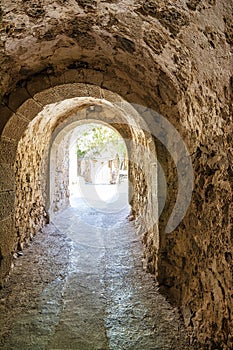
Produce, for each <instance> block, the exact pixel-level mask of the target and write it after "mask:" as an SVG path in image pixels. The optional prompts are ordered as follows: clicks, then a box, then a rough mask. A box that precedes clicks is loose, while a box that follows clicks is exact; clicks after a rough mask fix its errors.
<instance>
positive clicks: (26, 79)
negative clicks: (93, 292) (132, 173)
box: [0, 0, 233, 349]
mask: <svg viewBox="0 0 233 350" xmlns="http://www.w3.org/2000/svg"><path fill="white" fill-rule="evenodd" d="M88 3H89V2H88ZM88 3H87V2H85V1H82V2H81V1H75V2H72V3H71V2H69V1H68V2H66V3H63V4H61V2H57V1H53V0H50V1H48V2H46V5H45V4H44V2H42V1H41V2H40V3H38V4H37V5H36V6H30V5H31V4H30V1H28V2H27V4H25V3H22V2H21V1H20V0H16V1H14V3H12V2H11V1H8V0H4V1H2V11H1V21H2V27H1V44H0V62H1V69H0V78H1V79H0V84H1V85H0V86H1V89H0V90H1V94H2V97H3V96H4V98H3V105H2V108H1V111H0V115H1V118H0V129H1V130H3V131H2V137H1V145H0V147H1V167H2V168H1V169H2V170H1V171H2V172H3V173H6V172H7V173H9V174H10V175H9V176H8V177H7V179H6V177H4V176H3V177H1V193H0V195H1V203H3V205H2V209H1V217H0V221H1V223H0V227H1V229H0V230H1V237H3V238H2V240H1V246H0V249H1V255H0V260H1V269H2V275H4V276H5V274H6V271H9V267H10V264H11V258H10V257H11V251H12V249H13V248H12V247H14V242H15V236H14V235H15V233H14V230H13V227H14V221H13V217H14V215H13V209H12V203H13V202H14V175H13V174H12V166H13V164H14V155H15V149H16V147H17V141H18V140H19V138H20V137H21V133H22V130H25V127H26V126H25V125H27V123H28V121H29V120H30V119H33V117H34V116H36V115H37V114H38V111H40V110H41V107H42V106H45V105H46V104H49V103H52V102H59V101H62V100H63V99H65V98H67V96H68V95H69V98H71V97H75V96H86V95H87V94H89V96H91V95H92V92H90V90H88V91H86V92H85V89H83V90H82V89H76V88H74V87H72V89H71V88H70V87H69V84H70V83H77V82H81V83H89V84H93V85H96V86H98V87H102V88H106V89H108V90H111V91H113V92H116V93H118V94H119V95H121V96H122V97H124V98H125V100H127V101H129V102H136V103H138V104H141V105H143V106H144V107H145V110H146V107H151V108H153V109H154V110H155V111H156V112H158V113H161V114H162V115H163V116H164V117H166V118H167V119H168V120H169V121H170V123H171V124H172V125H174V126H175V128H176V129H177V130H178V132H179V133H180V135H181V136H182V139H183V140H184V141H185V143H186V145H187V148H188V151H189V154H190V155H191V157H192V163H193V168H194V176H195V181H194V192H193V196H192V202H191V206H190V208H189V210H188V211H187V213H186V216H185V217H184V219H183V221H182V222H181V223H180V225H179V227H178V228H177V229H176V230H174V231H173V232H171V233H169V234H165V227H166V222H167V221H168V219H169V215H170V214H171V212H172V208H173V206H174V204H175V201H176V194H177V193H178V186H177V173H176V169H175V165H174V161H173V160H172V158H171V157H170V156H169V154H168V152H167V151H166V148H164V146H163V145H162V144H160V143H159V142H157V141H156V142H157V154H158V160H159V162H160V163H161V167H162V170H163V172H164V174H165V178H166V180H167V199H166V203H165V209H164V211H163V213H162V215H161V217H160V222H159V229H160V240H159V241H160V251H159V254H158V258H155V257H153V253H152V252H153V249H154V248H153V247H154V246H153V244H152V245H150V244H149V243H147V240H146V241H145V244H146V245H147V246H148V247H149V246H150V247H151V249H147V261H148V268H149V269H150V270H151V271H152V272H154V271H155V267H156V266H155V265H156V261H157V264H158V268H157V271H155V272H156V275H157V278H158V281H159V283H160V285H161V290H162V291H163V292H166V293H167V294H168V296H169V298H170V300H173V302H174V303H175V304H176V305H179V306H180V307H181V310H182V313H183V315H184V318H185V321H186V324H187V326H189V327H190V328H191V329H192V330H193V332H194V335H196V336H197V338H198V341H199V342H201V343H202V344H204V345H203V348H206V349H214V348H219V349H230V348H232V335H231V333H232V332H231V330H232V321H231V316H230V310H231V309H232V307H233V305H232V298H231V295H232V285H233V283H232V282H233V281H232V254H233V251H232V222H231V216H232V197H231V195H232V192H231V191H232V109H231V108H232V107H231V101H232V73H233V72H232V56H231V52H232V26H231V23H232V3H231V2H230V1H228V0H215V1H212V0H204V1H192V0H187V1H183V0H179V1H176V2H175V3H174V1H167V2H164V1H157V2H155V1H133V0H128V1H124V2H122V1H114V2H106V1H98V2H93V4H92V5H91V6H90V4H89V5H88ZM12 19H13V20H12ZM60 84H67V89H64V87H62V88H61V89H57V90H55V91H54V90H50V91H46V93H45V94H44V95H43V96H38V94H37V93H39V92H40V91H43V90H46V89H48V88H52V87H53V86H56V85H60ZM14 89H15V90H14ZM65 90H66V91H65ZM68 90H69V93H67V91H68ZM93 90H94V88H93ZM99 91H100V90H99ZM101 94H102V92H101V93H99V98H101V97H102V95H101ZM65 96H66V97H65ZM26 100H27V102H26V103H27V108H26V107H25V108H24V111H23V112H22V111H20V106H21V105H22V104H23V102H24V101H26ZM18 108H19V110H18ZM15 112H17V115H13V116H12V114H13V113H15ZM22 114H23V118H22ZM143 117H144V118H145V119H146V120H147V121H148V124H150V122H151V119H153V116H152V117H150V116H148V115H147V113H146V112H145V114H144V115H143ZM152 124H153V120H152ZM171 144H172V140H171ZM176 147H177V148H178V145H175V149H176ZM6 150H7V152H6ZM160 170H161V169H160ZM140 178H141V179H142V180H143V174H141V175H140ZM143 181H144V180H143ZM159 190H160V189H159ZM159 195H160V192H159ZM161 197H162V198H163V194H162V193H161ZM6 232H10V234H7V233H6ZM149 237H151V235H149V236H148V239H149V241H148V242H150V241H151V242H153V240H151V238H149ZM154 250H155V251H156V249H154ZM3 256H4V258H2V257H3ZM199 348H201V346H199Z"/></svg>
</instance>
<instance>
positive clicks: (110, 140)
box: [69, 123, 129, 212]
mask: <svg viewBox="0 0 233 350" xmlns="http://www.w3.org/2000/svg"><path fill="white" fill-rule="evenodd" d="M128 186H129V181H128V152H127V148H126V145H125V142H124V140H123V138H122V137H121V136H120V134H119V133H118V132H117V131H116V130H114V129H112V128H110V127H109V126H107V125H104V124H98V123H88V124H84V125H82V126H79V127H77V128H75V130H74V131H73V132H72V136H71V139H70V146H69V193H70V205H71V206H73V207H75V206H77V205H78V202H80V200H84V201H86V204H87V205H89V206H91V207H93V208H96V209H98V210H101V211H104V212H112V211H113V212H116V211H119V210H122V209H124V208H125V207H129V204H128V203H129V199H128Z"/></svg>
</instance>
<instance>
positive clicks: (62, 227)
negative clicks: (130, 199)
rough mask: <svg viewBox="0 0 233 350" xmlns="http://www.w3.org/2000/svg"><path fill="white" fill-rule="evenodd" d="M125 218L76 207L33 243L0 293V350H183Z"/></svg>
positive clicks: (174, 317) (176, 324) (173, 318)
mask: <svg viewBox="0 0 233 350" xmlns="http://www.w3.org/2000/svg"><path fill="white" fill-rule="evenodd" d="M127 213H128V208H124V209H123V210H121V211H120V212H118V213H114V212H112V213H111V212H108V213H107V212H105V211H98V210H96V209H94V208H91V207H89V206H88V205H86V204H84V202H81V201H80V202H78V201H77V202H76V207H75V208H74V207H73V208H72V207H71V208H68V209H67V210H65V211H63V212H62V213H60V214H59V215H57V217H56V218H55V219H54V223H53V224H50V225H48V226H47V227H45V228H44V229H43V231H42V232H40V233H39V234H38V235H37V236H36V237H35V238H34V239H33V241H32V243H31V244H30V246H29V247H27V248H26V249H25V250H24V252H23V256H20V257H18V258H17V259H15V268H14V270H13V272H12V273H11V276H10V278H9V279H8V281H7V283H6V286H5V287H4V289H3V290H2V291H1V292H0V334H1V341H0V348H1V349H2V350H11V349H12V350H13V349H14V350H17V349H18V350H19V349H20V350H21V349H22V350H27V349H28V350H29V349H30V350H42V349H47V350H52V349H53V350H55V349H56V350H58V349H59V350H65V349H75V350H79V349H80V350H81V349H83V350H89V349H90V350H91V349H103V350H104V349H112V350H123V349H134V350H137V349H138V350H150V349H151V350H175V349H177V350H185V349H191V347H190V345H188V339H187V338H186V332H185V330H184V328H183V326H182V323H181V321H180V320H179V316H178V313H177V312H176V310H174V309H172V307H171V306H170V305H169V304H168V302H167V301H166V300H165V299H164V298H163V297H162V296H161V295H160V294H159V293H158V290H157V286H156V283H155V282H154V280H153V278H152V277H151V276H150V275H149V274H147V273H145V271H144V270H143V268H142V245H141V239H140V237H139V236H138V235H137V234H136V233H135V231H136V230H135V228H134V223H133V222H128V220H127V218H126V216H127Z"/></svg>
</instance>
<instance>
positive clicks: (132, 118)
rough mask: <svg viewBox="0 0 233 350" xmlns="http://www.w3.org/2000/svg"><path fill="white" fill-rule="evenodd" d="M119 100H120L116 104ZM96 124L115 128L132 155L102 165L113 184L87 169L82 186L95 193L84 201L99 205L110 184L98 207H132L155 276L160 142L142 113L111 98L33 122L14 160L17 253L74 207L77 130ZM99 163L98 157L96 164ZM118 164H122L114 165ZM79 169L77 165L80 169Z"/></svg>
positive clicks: (58, 106) (64, 106)
mask: <svg viewBox="0 0 233 350" xmlns="http://www.w3.org/2000/svg"><path fill="white" fill-rule="evenodd" d="M113 97H114V98H113ZM111 99H113V100H114V102H111ZM116 99H118V101H119V102H117V103H116V102H115V101H116ZM93 124H98V125H99V126H100V125H102V127H103V126H104V127H108V128H109V130H112V131H113V130H114V132H115V133H116V134H117V135H118V137H119V139H121V140H122V143H121V147H122V146H123V145H124V148H125V150H127V152H126V151H124V152H123V153H125V154H127V155H126V156H124V157H123V153H122V154H118V155H117V154H115V155H114V157H113V156H111V159H110V158H109V159H107V160H106V161H103V160H101V161H100V163H103V166H104V167H105V169H109V174H108V176H109V178H108V180H107V182H108V183H103V181H102V180H103V179H102V180H101V176H102V175H103V174H102V175H101V172H102V173H103V171H102V170H103V168H101V167H99V170H100V171H99V172H97V173H96V175H97V176H94V177H93V176H92V175H93V174H94V173H93V174H91V171H90V169H89V170H88V171H87V169H86V173H85V174H84V176H80V178H79V179H78V182H79V184H80V182H82V181H84V187H83V188H86V189H87V188H89V194H90V195H89V197H88V195H87V193H86V195H85V197H86V198H88V200H89V204H90V205H92V206H93V205H94V206H96V205H97V201H96V200H95V196H94V197H93V194H95V195H96V196H97V197H98V199H99V198H100V197H101V194H100V193H99V190H100V189H101V186H102V187H103V186H105V187H106V186H108V188H109V189H110V188H111V190H112V194H111V193H110V191H109V190H107V191H106V190H105V191H104V197H105V198H104V199H102V200H101V201H99V200H98V206H99V207H98V209H100V210H103V209H104V210H107V211H116V210H118V211H119V210H120V209H121V208H124V209H125V208H127V210H128V214H129V208H130V214H131V218H134V219H135V220H136V223H137V227H138V233H139V234H140V235H141V236H143V237H144V240H145V242H146V244H145V249H147V247H148V249H149V253H148V254H146V256H147V257H148V256H151V257H152V255H153V257H152V258H150V264H151V266H153V269H151V272H154V271H155V265H156V259H157V251H158V249H159V232H158V192H157V156H156V149H155V142H154V139H153V136H152V135H151V134H150V132H149V129H148V128H147V125H146V123H145V121H144V120H143V118H142V117H141V116H140V114H139V113H138V112H137V111H136V110H135V109H134V108H133V107H132V106H131V105H130V104H128V103H127V102H125V101H124V100H122V98H120V97H119V96H116V95H114V96H111V98H110V101H107V100H106V99H104V98H101V99H99V98H95V97H76V98H71V99H66V100H63V101H61V102H56V103H54V104H48V105H46V106H45V107H44V108H43V109H42V111H41V112H40V113H38V115H37V116H36V117H35V118H34V119H33V120H32V121H31V122H30V123H29V124H28V126H27V128H26V129H25V131H24V134H23V135H22V137H21V139H20V141H19V143H18V148H17V155H16V161H15V176H16V201H15V227H16V233H17V242H16V245H17V249H20V250H21V249H23V248H24V246H25V243H26V244H27V243H28V242H29V241H30V240H31V239H32V237H33V236H34V235H35V234H36V233H37V232H38V231H39V230H40V229H41V228H42V227H43V226H44V225H45V224H46V223H48V222H51V221H53V218H54V216H55V214H56V212H58V211H61V210H63V209H65V208H67V207H68V206H69V205H70V204H71V205H75V200H73V198H72V196H70V195H71V194H72V191H73V189H74V188H72V179H71V178H72V176H73V175H72V174H71V172H70V167H69V163H70V161H71V153H72V152H71V148H72V147H71V146H72V145H73V143H74V142H75V140H77V135H78V133H79V131H78V130H80V128H84V129H85V128H87V127H90V126H88V125H93ZM95 128H96V127H95ZM76 146H77V145H76ZM118 146H119V145H118ZM107 150H108V148H107ZM76 152H77V149H76ZM79 152H83V150H81V151H80V150H79ZM89 155H90V154H89ZM89 158H90V157H89ZM96 158H98V157H96ZM98 161H99V159H94V163H95V164H96V162H97V163H98ZM102 161H103V162H102ZM82 162H83V164H86V163H90V159H88V157H86V158H85V159H83V160H82ZM114 162H115V163H118V165H117V166H113V164H112V163H114ZM83 164H82V166H83ZM80 166H81V164H79V165H78V162H77V168H78V167H79V168H80ZM75 168H76V165H75ZM89 168H90V164H89ZM97 168H98V167H97ZM77 170H78V169H77ZM92 170H93V169H92ZM79 171H80V169H79ZM114 172H115V173H114ZM101 181H102V182H101ZM105 181H106V179H105ZM93 182H94V183H93ZM73 185H74V186H75V183H74V184H73ZM93 189H94V191H93ZM102 195H103V191H102ZM70 198H71V201H70ZM115 199H117V200H115ZM118 199H119V200H118ZM147 242H148V246H147Z"/></svg>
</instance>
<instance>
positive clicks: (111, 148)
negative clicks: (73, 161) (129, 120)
mask: <svg viewBox="0 0 233 350" xmlns="http://www.w3.org/2000/svg"><path fill="white" fill-rule="evenodd" d="M76 143H77V157H78V158H83V157H85V156H86V157H90V158H95V157H101V155H103V154H106V153H108V154H109V156H111V157H112V158H115V156H116V155H117V154H118V156H119V157H120V158H123V157H124V155H125V154H126V146H125V143H124V140H123V139H122V138H121V137H120V136H119V135H118V134H117V132H115V131H114V130H112V129H111V128H109V127H107V126H104V125H99V124H88V125H86V126H85V128H84V129H83V131H82V132H81V133H80V136H79V138H78V139H77V142H76Z"/></svg>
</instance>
